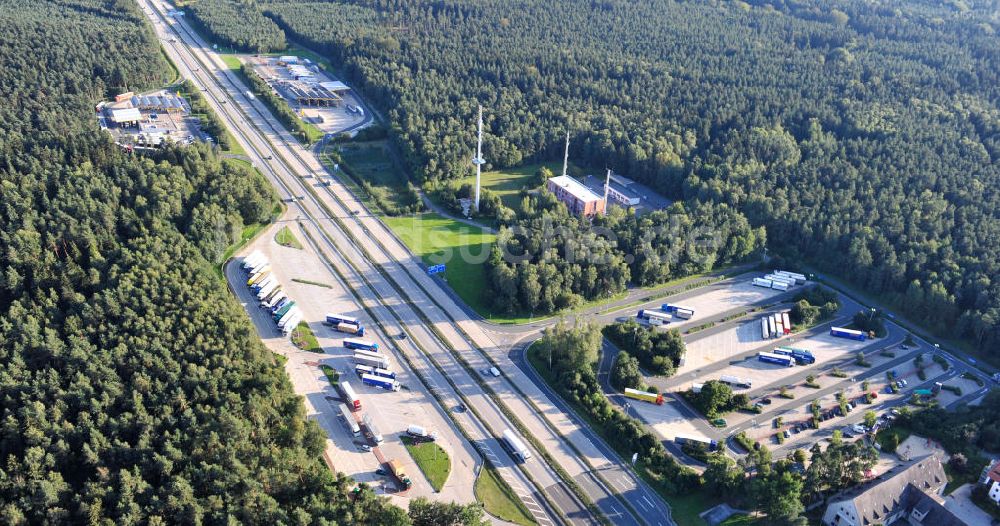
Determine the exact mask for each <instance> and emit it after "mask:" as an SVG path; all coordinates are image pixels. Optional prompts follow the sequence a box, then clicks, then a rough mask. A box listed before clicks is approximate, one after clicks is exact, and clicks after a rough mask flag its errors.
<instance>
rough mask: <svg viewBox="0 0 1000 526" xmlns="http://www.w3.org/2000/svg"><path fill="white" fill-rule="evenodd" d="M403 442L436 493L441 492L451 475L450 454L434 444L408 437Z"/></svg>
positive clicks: (403, 438)
mask: <svg viewBox="0 0 1000 526" xmlns="http://www.w3.org/2000/svg"><path fill="white" fill-rule="evenodd" d="M402 440H403V445H405V446H406V450H407V451H409V452H410V456H411V457H413V461H414V462H416V463H417V467H419V468H420V471H422V472H423V473H424V476H425V477H427V480H428V481H429V482H430V483H431V487H432V488H434V491H441V488H443V487H444V483H445V482H446V481H447V480H448V475H449V474H451V460H450V459H449V458H448V453H446V452H445V450H443V449H441V446H439V445H437V444H435V443H434V442H418V441H416V440H414V439H413V438H411V437H408V436H404V437H402Z"/></svg>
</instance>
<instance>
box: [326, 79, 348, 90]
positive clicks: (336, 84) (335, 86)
mask: <svg viewBox="0 0 1000 526" xmlns="http://www.w3.org/2000/svg"><path fill="white" fill-rule="evenodd" d="M319 85H320V86H322V87H324V88H326V89H328V90H330V91H332V92H334V93H338V92H341V91H348V90H350V89H351V88H349V87H348V86H347V84H344V83H343V82H341V81H339V80H334V81H331V82H320V83H319Z"/></svg>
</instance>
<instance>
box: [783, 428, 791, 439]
mask: <svg viewBox="0 0 1000 526" xmlns="http://www.w3.org/2000/svg"><path fill="white" fill-rule="evenodd" d="M791 436H792V434H791V433H789V432H788V430H787V429H786V430H785V438H789V437H791Z"/></svg>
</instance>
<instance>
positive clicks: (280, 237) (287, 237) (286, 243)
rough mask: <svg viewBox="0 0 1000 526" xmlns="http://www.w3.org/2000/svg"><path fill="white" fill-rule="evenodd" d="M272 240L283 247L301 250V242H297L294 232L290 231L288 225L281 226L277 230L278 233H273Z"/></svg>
mask: <svg viewBox="0 0 1000 526" xmlns="http://www.w3.org/2000/svg"><path fill="white" fill-rule="evenodd" d="M274 242H275V243H277V244H279V245H281V246H283V247H291V248H297V249H299V250H302V243H299V240H298V238H296V237H295V234H293V233H292V231H291V229H289V228H288V226H283V227H281V230H278V233H277V234H275V235H274Z"/></svg>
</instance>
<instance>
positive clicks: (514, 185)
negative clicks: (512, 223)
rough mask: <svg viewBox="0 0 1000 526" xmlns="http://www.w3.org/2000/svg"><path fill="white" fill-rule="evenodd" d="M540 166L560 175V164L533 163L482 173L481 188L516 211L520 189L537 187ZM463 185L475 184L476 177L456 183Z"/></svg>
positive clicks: (518, 205)
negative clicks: (536, 173)
mask: <svg viewBox="0 0 1000 526" xmlns="http://www.w3.org/2000/svg"><path fill="white" fill-rule="evenodd" d="M542 166H547V167H548V168H549V170H552V173H554V174H556V175H559V174H561V173H562V163H561V162H551V163H535V164H526V165H524V166H518V167H517V168H506V169H504V170H498V171H494V172H484V173H483V175H482V179H481V181H480V182H481V183H482V187H483V188H486V189H488V190H490V191H491V192H493V193H495V194H498V195H499V196H500V200H502V201H503V204H504V206H507V207H509V208H513V209H514V210H518V209H520V207H521V197H520V196H519V194H520V192H521V189H522V188H527V189H528V190H532V189H535V188H537V187H538V186H537V185H536V184H535V172H537V171H538V169H539V168H541V167H542ZM465 183H469V184H475V183H476V176H475V175H473V176H471V177H466V178H464V179H460V180H459V181H458V185H459V186H461V185H463V184H465Z"/></svg>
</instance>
